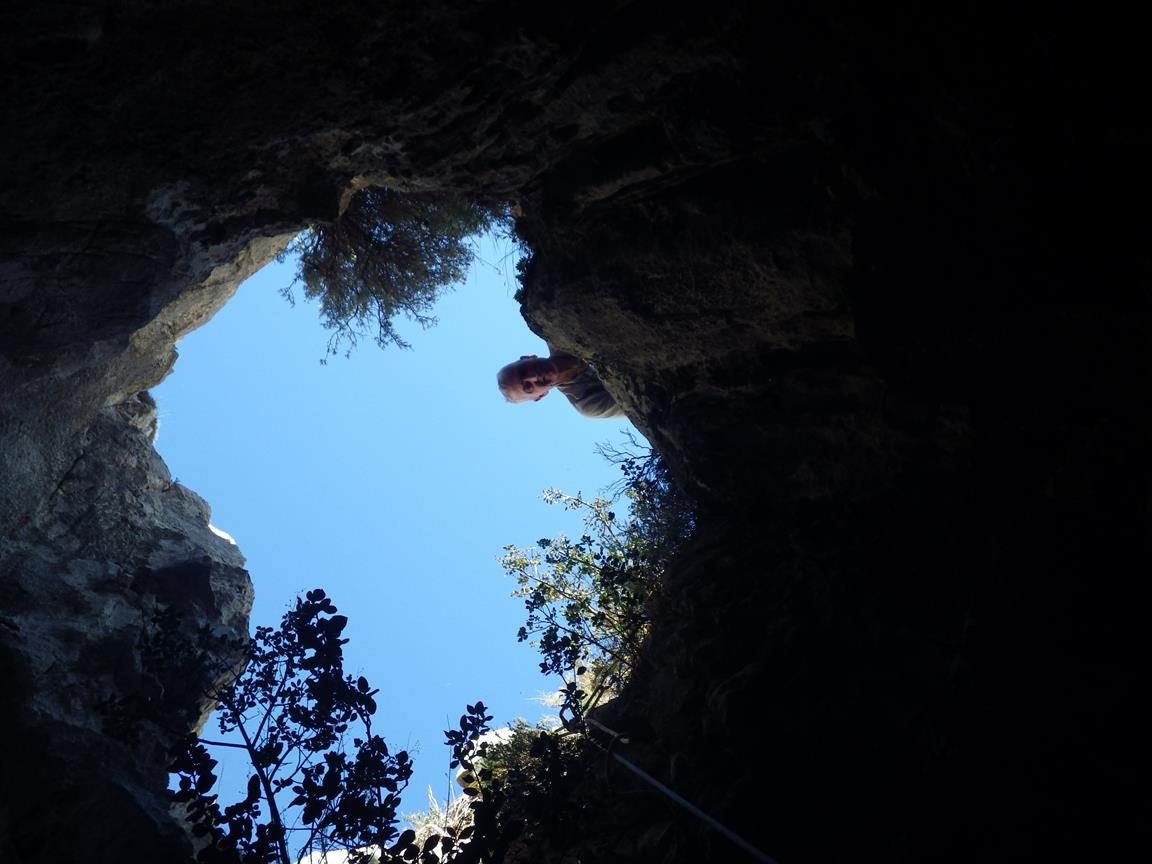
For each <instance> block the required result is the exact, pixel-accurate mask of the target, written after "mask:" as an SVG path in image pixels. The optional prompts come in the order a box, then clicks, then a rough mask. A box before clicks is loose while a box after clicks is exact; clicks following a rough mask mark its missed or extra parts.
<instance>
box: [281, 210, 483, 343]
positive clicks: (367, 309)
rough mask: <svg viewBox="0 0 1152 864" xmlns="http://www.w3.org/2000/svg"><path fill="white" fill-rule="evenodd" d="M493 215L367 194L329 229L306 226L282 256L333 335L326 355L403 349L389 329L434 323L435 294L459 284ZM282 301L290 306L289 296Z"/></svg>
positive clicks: (287, 294)
mask: <svg viewBox="0 0 1152 864" xmlns="http://www.w3.org/2000/svg"><path fill="white" fill-rule="evenodd" d="M503 218H504V217H502V216H500V215H499V214H498V213H497V212H496V211H495V210H492V209H489V208H486V207H481V206H479V205H476V204H473V203H469V202H466V201H460V200H457V199H453V198H449V197H445V196H440V195H426V194H418V193H408V192H397V191H394V190H391V189H385V188H382V187H368V188H365V189H361V190H359V191H358V192H356V193H355V194H354V195H352V197H351V199H350V200H349V202H348V206H347V207H346V208H345V209H344V211H343V212H342V213H341V214H340V215H339V217H337V218H336V219H335V220H334V221H332V222H326V223H319V224H316V225H313V226H312V227H311V229H309V230H308V231H306V232H305V233H303V234H301V235H300V237H298V238H297V239H296V241H295V242H294V243H293V244H292V245H291V246H290V247H289V248H288V250H287V252H286V253H285V254H289V253H293V252H298V253H299V255H300V266H299V271H298V273H297V278H296V281H297V282H298V283H300V284H302V285H303V289H304V296H305V297H307V298H309V299H319V300H320V315H321V318H322V320H323V322H324V326H325V327H327V328H328V329H330V330H333V331H334V333H333V335H332V338H331V339H330V340H329V343H328V351H329V353H330V354H335V353H337V352H338V351H339V350H340V348H341V346H342V345H345V344H346V345H347V346H348V350H351V349H352V348H353V347H354V346H355V345H356V343H357V342H358V341H359V339H360V338H361V337H364V336H371V337H372V338H373V339H374V340H375V342H376V344H378V345H379V346H380V347H382V348H383V347H385V346H387V345H389V344H394V345H397V346H399V347H408V346H407V343H405V342H404V340H403V339H402V338H400V336H399V334H398V333H397V332H396V329H395V327H394V325H393V319H394V318H395V317H396V316H397V315H400V314H403V315H405V316H407V317H408V318H409V319H411V320H413V321H415V322H416V323H418V324H420V325H421V326H424V327H427V326H429V325H430V324H433V323H435V318H434V317H433V316H432V315H431V310H432V307H433V305H434V304H435V302H436V300H437V299H438V298H439V296H440V294H441V293H442V292H443V291H444V290H446V289H447V288H448V287H449V286H451V285H453V284H455V283H458V282H462V281H463V280H464V278H465V277H466V276H467V274H468V267H469V265H470V264H471V263H472V260H473V249H472V246H471V244H470V238H472V237H474V236H475V235H477V234H479V233H480V232H482V231H485V230H487V229H488V228H490V227H491V226H492V225H493V223H494V222H496V221H500V220H502V219H503ZM285 295H286V296H287V297H289V299H291V288H289V289H286V291H285Z"/></svg>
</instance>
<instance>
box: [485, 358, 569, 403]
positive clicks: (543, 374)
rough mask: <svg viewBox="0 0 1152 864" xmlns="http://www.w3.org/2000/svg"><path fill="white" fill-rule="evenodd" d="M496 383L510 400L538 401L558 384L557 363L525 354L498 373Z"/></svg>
mask: <svg viewBox="0 0 1152 864" xmlns="http://www.w3.org/2000/svg"><path fill="white" fill-rule="evenodd" d="M496 384H497V385H498V386H499V387H500V392H501V393H503V394H504V398H505V399H507V400H508V401H509V402H538V401H539V400H541V399H543V398H544V397H545V396H547V395H548V391H549V390H551V389H552V388H553V387H554V386H555V385H556V369H555V364H554V363H553V362H552V361H551V360H549V359H547V358H541V357H537V356H536V355H535V354H525V355H523V356H522V357H521V358H520V359H519V360H517V361H515V362H514V363H509V364H508V365H507V366H505V367H504V368H503V369H501V370H500V371H499V372H497V373H496Z"/></svg>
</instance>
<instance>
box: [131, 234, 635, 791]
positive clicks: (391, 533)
mask: <svg viewBox="0 0 1152 864" xmlns="http://www.w3.org/2000/svg"><path fill="white" fill-rule="evenodd" d="M294 271H295V264H294V263H293V262H290V261H289V262H284V263H280V264H272V265H269V266H268V267H266V268H265V269H263V270H261V271H260V272H259V273H257V274H256V275H255V276H253V277H252V278H251V279H249V280H248V281H247V282H245V283H244V284H243V285H242V286H241V287H240V290H239V291H238V293H237V295H236V296H235V297H234V298H233V299H232V300H231V301H230V302H229V303H228V304H227V305H226V306H225V307H224V309H223V310H222V311H221V312H220V313H218V314H217V315H216V317H215V318H213V319H212V320H211V321H210V322H209V323H208V324H206V325H205V326H204V327H202V328H200V330H197V331H196V332H194V333H191V334H189V335H188V336H187V337H185V339H184V340H183V341H182V342H181V343H180V345H179V351H180V359H179V361H178V362H177V364H176V367H175V370H174V371H173V373H172V374H171V375H170V376H169V378H168V379H167V380H166V381H165V382H164V383H163V384H161V385H160V386H159V387H157V388H155V389H154V390H153V391H152V392H153V395H154V396H155V397H156V400H157V403H158V406H159V416H160V433H159V437H158V439H157V442H156V446H157V449H158V450H159V451H160V453H161V455H162V456H163V457H164V459H165V461H166V462H167V463H168V466H169V468H170V470H171V471H172V474H173V475H174V476H175V477H176V478H178V479H179V480H180V482H181V483H183V484H184V485H186V486H188V487H189V488H191V489H193V490H195V491H196V492H198V493H199V494H200V495H201V496H203V497H204V498H205V499H206V500H207V501H208V502H209V504H210V505H211V506H212V511H213V515H212V522H213V524H214V525H215V526H216V527H217V528H220V529H221V530H223V531H226V532H228V533H229V534H231V535H232V536H233V537H234V538H235V539H236V542H237V543H238V545H239V547H240V550H241V551H242V552H243V553H244V555H245V556H246V557H247V559H248V565H247V566H248V569H249V572H250V573H251V574H252V579H253V582H254V583H255V586H256V605H255V608H254V609H253V613H252V621H253V625H256V624H268V625H275V624H277V623H279V619H280V616H281V615H282V614H283V613H284V611H285V610H286V609H287V608H288V607H289V605H290V604H291V602H292V600H293V598H295V597H296V596H297V595H299V594H301V593H303V592H304V591H307V590H309V589H312V588H317V587H319V588H323V589H324V590H325V591H327V592H328V594H329V595H330V596H331V597H332V598H333V601H334V602H335V604H336V605H337V606H338V607H339V608H340V611H341V612H342V613H345V614H347V615H348V617H349V625H348V629H347V630H346V631H345V636H347V637H349V639H350V642H349V643H348V645H346V646H345V652H346V653H345V657H346V668H347V670H348V671H349V672H351V673H352V674H363V675H365V676H366V677H367V678H368V680H369V681H370V682H371V683H372V685H373V686H374V687H379V688H380V689H381V693H380V696H378V697H377V701H378V703H379V705H380V710H379V712H378V714H377V715H376V717H375V718H374V726H375V728H376V729H377V730H378V731H380V732H382V733H383V734H384V736H385V738H386V739H387V740H388V742H389V745H390V746H391V747H393V748H394V749H401V748H407V749H409V750H410V751H413V752H414V756H413V758H414V760H415V763H416V765H415V768H416V773H415V775H414V777H413V781H412V784H411V785H410V786H409V788H408V791H407V792H406V794H405V796H404V808H402V809H403V811H404V812H413V811H416V810H420V809H423V808H424V806H425V804H426V797H427V796H426V788H427V786H428V785H429V784H431V785H432V786H433V789H434V791H435V792H436V794H437V796H438V797H440V798H443V797H444V795H445V793H446V791H447V788H448V780H447V774H448V771H447V765H448V759H449V755H448V750H447V749H446V748H445V747H444V746H443V745H442V742H443V737H444V736H443V734H442V730H443V729H445V728H447V727H448V726H450V725H455V723H456V721H457V719H458V717H459V715H460V714H461V712H462V711H463V709H464V705H465V704H466V703H470V702H475V701H476V700H478V699H482V700H483V701H484V703H485V704H486V705H488V706H489V707H490V709H491V711H490V713H492V714H494V715H495V720H494V725H500V724H503V723H506V722H508V721H511V720H512V719H513V718H515V717H524V718H526V719H528V720H536V719H538V718H539V717H541V716H542V715H543V714H545V713H547V710H548V709H546V708H544V707H543V706H541V705H539V704H537V703H535V702H534V701H532V699H533V697H535V696H537V695H538V694H540V693H542V692H545V691H547V690H548V689H550V688H551V686H552V685H550V684H549V682H548V681H547V680H546V679H544V678H543V677H542V676H541V675H540V673H539V669H538V667H537V663H538V658H537V655H536V651H535V649H533V648H530V647H528V646H527V644H526V643H525V644H519V643H517V642H516V630H517V628H518V627H519V626H520V625H521V624H522V623H523V617H524V615H523V606H522V601H520V600H517V599H513V598H511V597H509V594H510V592H511V591H512V589H513V588H514V587H515V584H514V582H513V580H512V579H511V578H510V577H507V576H505V575H504V573H503V571H502V570H501V569H500V567H499V566H498V565H497V563H496V558H497V556H498V555H499V554H500V552H501V550H502V548H503V546H504V545H506V544H509V543H513V544H516V545H518V546H527V545H531V544H533V543H534V542H535V541H536V540H537V539H538V538H540V537H552V536H555V534H557V533H559V532H561V531H564V532H567V533H576V532H577V531H578V525H579V523H578V522H577V521H575V519H574V517H573V516H572V514H568V513H565V512H563V511H562V510H561V509H560V508H559V507H558V506H548V505H546V504H544V503H543V501H542V500H541V498H540V493H541V491H542V490H543V489H545V488H546V487H553V486H554V487H559V488H561V489H563V490H564V491H565V492H578V491H579V492H584V493H586V494H594V493H597V492H599V491H601V490H603V489H604V488H605V487H606V486H608V485H609V484H611V483H613V482H614V481H616V480H617V479H618V477H619V469H618V468H616V467H615V466H613V465H610V464H608V463H607V462H605V461H604V460H603V459H602V458H601V457H600V456H598V455H597V454H596V453H595V446H596V444H598V443H601V442H605V441H609V442H612V443H615V444H619V443H620V441H621V438H622V431H623V430H624V429H631V428H632V427H631V424H629V423H628V422H627V421H626V420H590V419H586V418H584V417H581V416H580V415H579V414H577V413H576V412H575V411H574V410H573V409H572V407H571V406H570V405H569V404H568V402H567V400H566V399H564V397H563V396H562V395H561V394H559V393H552V394H550V395H549V396H548V397H547V398H545V399H544V400H542V401H541V402H539V403H534V404H526V405H510V404H507V403H505V402H504V401H503V399H502V397H501V396H500V394H499V392H498V391H497V390H496V386H495V374H496V370H497V369H498V368H499V367H500V366H502V365H503V364H504V363H507V362H509V361H511V360H514V359H516V357H518V356H519V355H520V354H529V353H537V354H541V355H544V354H546V353H547V348H546V347H545V346H544V344H543V342H541V341H540V340H539V339H538V338H537V337H536V336H535V335H534V334H533V333H532V332H531V331H530V330H529V329H528V328H527V326H526V325H525V324H524V321H523V319H522V318H521V317H520V312H519V306H518V304H517V303H516V302H515V301H514V300H513V299H512V295H513V293H514V291H515V288H516V281H515V277H514V273H515V259H514V249H513V247H512V246H511V244H510V243H508V241H506V240H499V239H497V238H492V237H487V238H484V239H482V240H481V241H479V251H478V256H477V261H476V263H475V264H474V266H473V268H472V273H471V276H470V277H469V280H468V282H467V283H466V284H465V285H462V286H459V287H458V288H457V289H456V290H455V291H452V292H450V293H449V294H447V295H446V296H445V297H444V298H442V300H441V301H440V303H439V304H438V307H437V310H436V315H437V317H438V318H439V324H438V325H437V326H435V327H432V328H430V329H428V330H421V329H420V328H419V327H418V326H416V325H412V324H410V323H408V322H401V324H400V328H399V329H400V331H401V333H402V335H403V336H404V338H405V339H406V340H407V341H409V342H410V343H411V345H412V350H409V351H404V350H400V349H397V348H392V347H390V348H388V349H387V350H384V351H381V350H380V349H379V348H377V347H376V346H375V344H373V343H371V342H370V341H364V342H362V343H361V344H360V346H359V347H358V348H357V350H356V351H355V352H353V354H352V356H351V358H350V359H345V358H344V357H343V356H342V355H341V356H337V357H333V358H331V359H330V360H329V361H328V363H327V364H326V365H322V364H321V363H320V360H321V359H322V358H323V357H324V354H325V347H326V345H327V340H328V336H329V332H328V331H326V330H324V329H323V328H322V327H321V326H320V323H319V318H318V314H317V311H316V309H315V308H314V307H313V306H311V305H309V304H305V303H304V302H302V301H301V299H300V298H299V296H298V297H297V303H296V306H295V307H292V306H290V305H289V304H288V303H287V302H285V300H284V299H283V298H282V297H281V296H280V295H279V293H278V292H279V290H280V289H281V288H283V287H284V286H286V285H288V284H289V283H290V282H291V281H292V278H293V274H294ZM210 728H211V727H210ZM214 755H217V756H220V755H221V754H214ZM223 768H224V772H225V777H224V779H225V781H226V782H227V781H229V780H230V781H232V782H236V781H238V780H239V779H241V778H239V777H238V776H229V775H238V773H239V772H240V771H241V770H242V766H236V767H231V766H230V765H229V764H228V763H224V764H223Z"/></svg>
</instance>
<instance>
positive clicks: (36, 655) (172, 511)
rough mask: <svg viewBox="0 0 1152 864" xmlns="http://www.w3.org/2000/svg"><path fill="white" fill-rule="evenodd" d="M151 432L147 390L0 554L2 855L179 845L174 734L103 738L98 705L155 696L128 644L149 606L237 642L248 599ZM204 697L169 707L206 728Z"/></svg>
mask: <svg viewBox="0 0 1152 864" xmlns="http://www.w3.org/2000/svg"><path fill="white" fill-rule="evenodd" d="M155 422H156V413H155V403H153V402H152V400H151V398H150V397H148V395H147V394H146V393H142V394H139V395H138V396H136V397H133V398H131V399H129V400H126V401H125V402H124V403H121V404H120V405H118V406H116V407H114V408H109V409H107V410H105V411H104V412H101V414H100V416H99V417H98V418H97V420H96V422H95V423H93V424H92V426H91V427H90V428H89V430H88V432H87V434H86V436H85V439H84V441H83V442H82V450H81V454H80V456H79V457H78V458H77V459H76V460H75V462H74V463H73V464H72V466H71V467H70V469H69V470H68V472H67V473H66V474H65V475H64V476H63V477H62V478H61V479H60V481H59V483H58V485H57V487H56V488H55V489H54V490H53V491H52V493H51V495H50V497H49V499H48V501H47V503H46V505H45V506H44V507H42V508H41V509H40V510H39V511H38V512H37V513H36V514H35V516H34V517H33V518H32V519H31V520H30V521H29V522H28V523H27V524H26V525H24V526H23V527H22V528H20V529H19V530H17V531H15V532H13V533H12V534H11V535H10V536H9V537H8V538H6V540H5V543H4V546H3V551H2V553H0V579H2V581H0V585H3V598H4V600H3V613H2V615H0V656H2V657H3V658H4V669H5V672H6V673H7V674H6V682H7V683H6V686H5V692H4V700H3V703H4V708H3V715H4V720H3V729H4V739H5V740H6V741H8V742H10V745H15V746H11V749H10V751H9V755H8V757H7V758H6V760H5V770H4V774H3V794H4V799H5V802H6V805H5V810H4V812H3V819H4V823H5V824H4V828H5V836H4V838H3V851H4V855H5V857H6V858H8V859H11V860H14V861H24V860H28V861H38V860H68V859H70V858H72V857H74V856H75V855H76V849H77V848H79V847H80V846H81V845H82V844H86V843H101V844H106V845H105V847H104V848H105V849H107V850H108V852H109V853H113V852H114V853H115V854H116V855H131V854H138V855H142V856H144V858H145V860H162V858H161V857H160V856H163V857H172V856H175V855H177V854H179V851H180V849H181V848H182V843H183V842H184V841H183V838H182V836H181V835H180V833H179V832H178V831H175V830H174V829H173V826H171V825H169V824H168V820H167V817H166V810H167V803H166V796H165V792H164V790H165V788H166V786H167V779H168V778H167V774H166V772H165V771H164V766H165V759H166V753H165V750H166V747H167V746H170V745H171V743H172V741H173V740H174V735H175V734H178V731H179V730H158V729H155V728H153V727H145V728H144V729H142V734H140V736H139V739H138V740H136V741H134V742H132V743H124V742H121V741H118V740H115V739H113V738H110V737H109V736H108V735H107V734H106V732H105V728H106V725H110V724H109V723H108V721H109V720H110V719H111V713H110V710H109V708H108V707H107V706H106V705H105V704H104V703H105V702H106V700H109V699H115V698H116V697H117V696H122V695H123V694H128V693H136V692H139V691H140V690H141V689H142V688H145V687H149V686H151V687H155V686H156V682H155V681H154V680H151V679H146V678H145V674H144V670H142V669H141V668H140V661H139V659H138V656H137V644H138V641H139V639H140V636H141V634H142V632H143V631H144V630H145V629H146V628H148V627H150V626H152V625H153V621H152V619H153V614H154V613H155V612H156V611H157V610H158V609H161V608H167V609H174V610H176V611H177V612H179V613H180V616H181V618H182V619H183V621H184V624H185V627H187V628H188V632H189V633H195V632H196V630H197V629H198V628H199V627H200V626H202V625H209V626H211V627H213V628H214V629H215V630H216V631H218V632H220V633H221V634H226V635H229V636H231V637H233V638H238V637H243V636H245V635H246V634H247V624H248V611H249V609H250V608H251V603H252V588H251V583H250V581H249V579H248V574H247V572H246V571H245V570H244V568H243V564H244V559H243V556H241V555H240V553H239V551H238V550H237V549H236V547H235V546H234V545H233V544H231V543H229V542H228V541H226V540H224V539H222V538H221V537H219V536H217V535H216V534H215V533H214V532H213V531H212V530H211V529H210V528H209V516H210V511H209V509H208V505H207V504H206V503H205V502H204V501H203V500H202V499H201V498H200V497H199V496H197V495H196V494H195V493H194V492H192V491H190V490H188V489H186V488H185V487H183V486H181V485H179V484H178V483H175V482H173V480H172V478H171V476H170V475H169V473H168V471H167V469H166V468H165V467H164V463H163V462H162V461H161V460H160V457H159V456H158V455H157V454H156V451H155V450H154V449H153V448H152V433H153V432H154V430H155ZM161 695H162V694H158V695H157V698H161ZM204 697H205V694H195V693H189V694H182V695H177V696H176V697H175V699H176V702H177V703H185V704H186V703H187V702H188V701H189V700H193V701H194V702H195V704H196V707H197V708H198V710H199V713H200V715H201V718H202V719H201V722H203V719H204V718H206V716H207V711H208V710H209V709H210V708H211V706H210V705H209V704H208V703H207V702H206V701H205V698H204ZM40 781H46V783H44V785H41V782H40ZM88 832H94V834H93V836H90V837H85V836H84V835H85V834H87V833H88ZM101 854H104V853H101ZM97 857H98V858H99V855H98V856H97Z"/></svg>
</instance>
